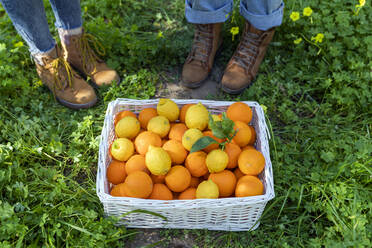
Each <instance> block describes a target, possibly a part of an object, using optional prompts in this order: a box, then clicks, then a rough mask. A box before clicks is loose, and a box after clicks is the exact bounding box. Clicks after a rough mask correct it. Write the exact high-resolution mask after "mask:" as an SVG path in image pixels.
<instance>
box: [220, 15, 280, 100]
mask: <svg viewBox="0 0 372 248" xmlns="http://www.w3.org/2000/svg"><path fill="white" fill-rule="evenodd" d="M274 32H275V30H274V28H271V29H269V30H267V31H261V30H259V29H256V28H255V27H253V25H251V24H250V23H249V22H248V21H246V23H245V29H244V32H243V34H242V37H241V41H240V43H239V46H238V48H237V49H236V51H235V53H234V55H233V56H232V58H231V59H230V61H229V63H228V64H227V67H226V69H225V73H224V75H223V77H222V80H221V83H222V90H223V91H225V92H227V93H230V94H239V93H241V92H242V91H243V90H244V89H245V88H246V87H248V86H249V85H250V84H251V82H252V80H253V79H254V78H255V76H256V74H257V72H258V68H259V66H260V64H261V62H262V60H263V58H264V56H265V53H266V50H267V47H268V45H269V43H270V41H271V39H272V38H273V36H274Z"/></svg>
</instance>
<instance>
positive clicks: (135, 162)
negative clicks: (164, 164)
mask: <svg viewBox="0 0 372 248" xmlns="http://www.w3.org/2000/svg"><path fill="white" fill-rule="evenodd" d="M125 171H126V172H127V175H129V174H131V173H133V172H134V171H143V172H146V173H147V174H150V171H149V170H148V169H147V167H146V163H145V155H141V154H136V155H133V156H132V157H130V158H129V160H128V161H127V164H126V166H125Z"/></svg>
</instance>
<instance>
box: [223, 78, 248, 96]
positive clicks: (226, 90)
mask: <svg viewBox="0 0 372 248" xmlns="http://www.w3.org/2000/svg"><path fill="white" fill-rule="evenodd" d="M253 82H254V80H253V81H252V82H250V83H249V84H248V85H247V86H245V87H243V88H240V89H237V90H232V89H229V88H227V87H226V86H224V85H223V84H222V83H221V89H222V91H224V92H226V93H228V94H232V95H238V94H240V93H242V92H243V91H244V90H245V89H248V88H249V87H251V86H252V84H253Z"/></svg>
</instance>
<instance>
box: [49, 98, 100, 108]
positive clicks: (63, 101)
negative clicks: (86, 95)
mask: <svg viewBox="0 0 372 248" xmlns="http://www.w3.org/2000/svg"><path fill="white" fill-rule="evenodd" d="M56 99H57V101H58V102H59V103H60V104H61V105H63V106H65V107H68V108H71V109H86V108H90V107H93V106H94V105H95V104H96V103H97V101H98V100H97V98H96V99H95V100H94V101H91V102H88V103H83V104H76V103H71V102H67V101H65V100H63V99H60V98H58V97H56Z"/></svg>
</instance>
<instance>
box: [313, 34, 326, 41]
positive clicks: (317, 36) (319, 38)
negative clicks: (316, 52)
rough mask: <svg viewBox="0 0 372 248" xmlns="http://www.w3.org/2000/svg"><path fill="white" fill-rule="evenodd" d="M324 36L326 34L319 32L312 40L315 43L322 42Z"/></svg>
mask: <svg viewBox="0 0 372 248" xmlns="http://www.w3.org/2000/svg"><path fill="white" fill-rule="evenodd" d="M323 38H324V34H322V33H318V34H317V35H316V36H315V37H311V40H313V41H315V43H322V41H323Z"/></svg>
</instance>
